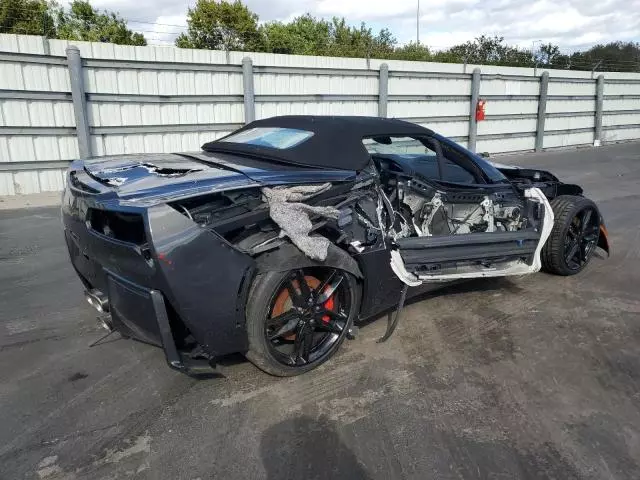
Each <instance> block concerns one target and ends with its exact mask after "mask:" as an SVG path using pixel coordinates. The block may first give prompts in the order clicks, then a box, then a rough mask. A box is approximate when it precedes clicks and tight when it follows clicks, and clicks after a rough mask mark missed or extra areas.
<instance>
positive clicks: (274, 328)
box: [267, 310, 300, 340]
mask: <svg viewBox="0 0 640 480" xmlns="http://www.w3.org/2000/svg"><path fill="white" fill-rule="evenodd" d="M299 322H300V316H299V314H298V312H297V311H295V310H288V311H286V312H284V313H283V314H281V315H278V316H277V317H273V318H269V319H268V320H267V329H268V332H267V335H268V338H269V340H273V339H275V338H278V337H281V336H283V335H285V334H287V333H290V332H292V331H293V330H295V328H296V326H297V325H298V323H299Z"/></svg>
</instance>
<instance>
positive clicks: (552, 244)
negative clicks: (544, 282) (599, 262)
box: [541, 195, 600, 275]
mask: <svg viewBox="0 0 640 480" xmlns="http://www.w3.org/2000/svg"><path fill="white" fill-rule="evenodd" d="M551 208H553V214H554V217H555V220H554V223H553V230H551V235H550V236H549V239H548V240H547V243H546V244H545V246H544V248H543V249H542V255H541V260H542V268H543V270H544V271H546V272H549V273H554V274H556V275H575V274H576V273H578V272H580V271H582V270H583V269H584V268H585V267H586V266H587V264H588V263H589V260H591V257H592V256H593V252H594V251H595V249H596V247H597V245H598V236H599V234H600V213H599V212H598V208H597V207H596V204H595V203H593V202H592V201H591V200H589V199H588V198H585V197H579V196H574V195H561V196H559V197H556V198H554V199H553V200H552V201H551Z"/></svg>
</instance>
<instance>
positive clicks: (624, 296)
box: [0, 143, 640, 480]
mask: <svg viewBox="0 0 640 480" xmlns="http://www.w3.org/2000/svg"><path fill="white" fill-rule="evenodd" d="M497 161H499V162H501V163H513V164H522V165H537V166H539V167H540V168H546V169H549V170H552V171H553V172H555V173H556V174H557V175H558V176H559V177H560V178H561V179H562V180H564V181H568V182H575V183H578V184H580V185H582V186H583V187H584V189H585V193H586V195H587V196H589V197H590V198H592V199H593V200H595V201H596V202H597V203H598V205H599V206H600V208H601V211H602V213H603V215H604V218H605V220H606V222H607V227H608V229H609V232H610V235H611V237H610V238H611V241H612V245H613V255H612V257H611V258H609V259H604V258H594V259H593V261H592V263H591V265H590V266H589V267H588V269H587V270H586V271H584V272H583V273H581V274H580V275H578V276H576V277H568V278H563V277H555V276H550V275H546V274H543V273H540V274H536V275H532V276H528V277H525V278H519V279H495V280H481V281H473V282H469V283H466V284H463V285H459V286H456V287H450V288H448V289H446V290H444V291H442V292H440V293H436V294H431V295H429V296H426V297H423V298H421V299H419V300H417V301H413V302H412V303H411V304H410V305H408V306H407V307H406V309H405V311H404V318H403V320H402V322H401V324H400V326H399V327H398V329H397V331H396V334H395V336H394V337H392V339H391V340H389V341H388V342H387V343H385V344H377V343H376V339H377V338H378V337H380V336H381V335H382V333H383V332H384V328H385V319H384V318H380V319H379V320H378V321H374V322H372V323H370V324H368V325H367V326H364V327H363V328H362V329H361V330H360V334H359V336H358V337H357V338H356V339H355V340H352V341H347V342H345V344H344V345H343V346H342V348H341V350H340V352H339V353H338V354H337V356H336V357H335V358H334V359H333V360H331V361H329V362H328V363H326V364H325V365H323V366H322V367H321V368H319V369H317V370H315V371H312V372H310V373H308V374H306V375H303V376H300V377H295V378H288V379H279V378H274V377H270V376H268V375H266V374H264V373H262V372H260V371H259V370H257V369H256V368H255V367H253V366H252V365H251V364H249V363H247V362H245V361H243V359H242V357H237V358H236V357H232V358H230V359H228V360H227V361H226V362H225V365H222V366H221V373H222V374H223V376H221V377H220V378H215V379H211V380H204V381H198V380H194V379H192V378H189V377H187V376H185V375H182V374H180V373H177V372H175V371H172V370H170V369H169V368H168V367H167V366H166V364H165V361H164V355H163V352H162V351H161V350H160V349H157V348H154V347H150V346H147V345H144V344H141V343H138V342H134V341H131V340H124V339H120V338H119V337H118V335H113V336H112V337H111V338H110V339H108V340H107V341H106V342H105V343H103V344H101V345H98V346H96V347H92V348H90V347H89V344H90V343H92V342H93V341H95V340H96V339H97V338H99V337H100V336H101V335H103V330H102V329H101V327H99V326H98V324H97V322H96V316H95V313H94V311H92V309H91V307H89V305H87V303H86V301H85V300H84V298H83V295H82V286H81V284H80V281H79V280H78V279H77V278H76V276H75V274H74V272H73V270H72V268H71V265H70V263H69V261H68V257H67V252H66V250H65V246H64V244H63V239H62V231H61V225H60V219H59V212H58V209H57V208H53V207H51V208H28V209H20V210H5V211H0V242H1V243H0V285H1V286H2V288H1V289H0V312H1V313H0V478H1V479H3V480H18V479H47V480H52V479H92V480H98V479H104V480H106V479H124V478H140V479H201V480H205V479H210V478H216V479H218V478H219V479H245V478H268V479H281V478H283V479H284V478H288V479H303V478H304V479H305V480H311V479H325V478H349V479H358V478H366V479H395V478H407V479H428V478H438V479H459V478H465V479H467V478H482V479H484V478H496V479H514V478H536V479H540V478H556V479H571V478H575V479H583V478H584V479H638V478H640V226H639V225H640V144H638V143H629V144H621V145H614V146H608V147H602V148H598V149H584V150H575V151H565V152H554V153H544V154H540V155H523V156H513V157H499V158H497Z"/></svg>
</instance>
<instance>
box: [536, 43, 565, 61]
mask: <svg viewBox="0 0 640 480" xmlns="http://www.w3.org/2000/svg"><path fill="white" fill-rule="evenodd" d="M561 56H562V54H561V53H560V47H558V46H557V45H554V44H552V43H546V44H543V45H540V50H539V52H538V54H537V55H536V59H537V60H538V62H539V63H540V64H542V65H553V64H555V63H557V62H558V60H559V59H560V57H561Z"/></svg>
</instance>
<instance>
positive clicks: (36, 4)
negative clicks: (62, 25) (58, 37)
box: [0, 0, 57, 37]
mask: <svg viewBox="0 0 640 480" xmlns="http://www.w3.org/2000/svg"><path fill="white" fill-rule="evenodd" d="M56 9H57V4H55V3H54V2H48V1H45V0H2V1H0V33H18V34H23V35H48V36H53V37H55V34H56V27H55V23H54V18H53V17H54V15H55V13H56V12H55V10H56Z"/></svg>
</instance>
